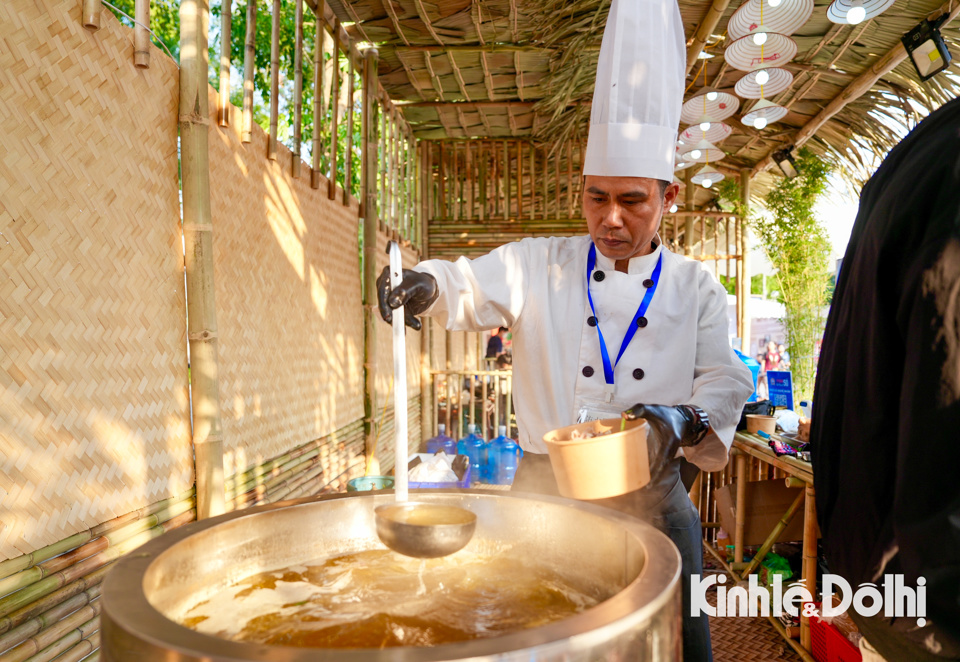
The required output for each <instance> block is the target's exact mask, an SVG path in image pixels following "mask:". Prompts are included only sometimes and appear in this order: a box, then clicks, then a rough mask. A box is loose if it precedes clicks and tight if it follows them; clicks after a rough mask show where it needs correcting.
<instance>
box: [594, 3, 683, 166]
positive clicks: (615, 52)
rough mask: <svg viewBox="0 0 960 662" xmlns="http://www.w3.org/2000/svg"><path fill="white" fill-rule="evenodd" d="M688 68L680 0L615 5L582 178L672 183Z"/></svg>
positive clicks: (602, 50)
mask: <svg viewBox="0 0 960 662" xmlns="http://www.w3.org/2000/svg"><path fill="white" fill-rule="evenodd" d="M685 64H686V51H685V44H684V35H683V22H682V20H681V19H680V9H679V7H678V6H677V0H613V2H612V4H611V5H610V15H609V16H608V18H607V25H606V27H605V28H604V31H603V42H602V43H601V45H600V59H599V61H598V63H597V82H596V87H595V89H594V92H593V107H592V108H591V110H590V135H589V137H588V139H587V153H586V156H585V157H584V166H583V174H585V175H603V176H621V177H652V178H655V179H664V180H666V181H671V180H672V179H673V162H674V153H675V146H676V141H677V126H678V124H679V122H680V106H681V105H682V103H683V85H684V80H685V78H686V75H685V72H686V67H685Z"/></svg>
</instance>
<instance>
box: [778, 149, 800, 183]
mask: <svg viewBox="0 0 960 662" xmlns="http://www.w3.org/2000/svg"><path fill="white" fill-rule="evenodd" d="M773 160H774V162H775V163H776V164H777V165H778V166H779V167H780V170H782V171H783V174H784V175H786V176H787V177H788V178H792V177H796V176H797V168H796V163H797V161H796V159H794V158H793V146H790V147H784V148H783V149H778V150H777V151H776V152H774V153H773Z"/></svg>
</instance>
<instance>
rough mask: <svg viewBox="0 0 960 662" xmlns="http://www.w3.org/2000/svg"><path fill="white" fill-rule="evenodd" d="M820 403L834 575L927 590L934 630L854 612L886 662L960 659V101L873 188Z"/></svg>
mask: <svg viewBox="0 0 960 662" xmlns="http://www.w3.org/2000/svg"><path fill="white" fill-rule="evenodd" d="M813 402H814V405H813V407H814V411H813V421H812V428H811V446H812V448H811V450H812V461H813V469H814V480H815V488H816V495H817V516H818V518H819V523H820V529H821V532H822V535H823V549H824V555H825V560H826V563H827V565H828V567H829V571H830V572H831V573H834V574H839V575H841V576H842V577H844V578H845V579H846V580H847V581H848V582H849V583H850V584H851V586H852V587H853V588H854V590H856V588H857V585H858V584H860V583H861V582H874V583H878V584H880V583H882V581H883V575H889V574H903V575H904V581H905V583H906V585H907V586H912V587H915V586H917V580H918V578H920V577H922V578H924V580H925V581H926V596H927V615H926V618H925V619H924V620H925V622H924V623H922V624H921V623H920V622H919V621H918V619H916V618H885V617H884V616H883V612H880V614H878V615H877V616H873V617H869V618H865V617H862V616H859V615H857V614H854V613H851V616H852V617H853V619H854V621H855V622H856V623H857V625H858V626H859V627H860V631H861V633H862V634H863V635H864V637H865V639H866V640H867V642H868V643H869V645H870V646H872V648H873V649H875V651H877V652H878V653H879V654H880V655H881V656H883V657H884V658H886V659H887V660H891V661H893V660H910V661H919V660H945V659H960V99H956V100H954V101H952V102H950V103H948V104H946V105H945V106H943V107H942V108H940V109H939V110H937V111H936V112H934V113H932V114H931V115H930V116H929V117H927V118H926V119H925V120H924V121H923V122H922V123H921V124H920V125H919V126H917V127H916V129H914V130H913V131H912V132H911V133H910V135H908V136H907V137H906V138H905V139H904V140H903V141H902V142H901V143H900V144H899V145H897V146H896V147H895V148H894V149H893V150H892V151H891V152H890V154H889V155H888V156H887V158H886V159H885V160H884V162H883V164H882V165H881V166H880V168H879V169H878V170H877V172H876V173H875V174H874V176H873V177H872V178H871V179H870V181H869V182H868V183H867V185H866V186H864V188H863V192H862V195H861V198H860V210H859V213H858V214H857V219H856V223H855V224H854V227H853V233H852V235H851V237H850V243H849V245H848V247H847V252H846V256H845V257H844V260H843V263H842V268H841V271H840V278H839V282H838V283H837V288H836V292H835V294H834V298H833V304H832V308H831V310H830V315H829V318H828V320H827V326H826V333H825V335H824V339H823V351H822V353H821V358H820V364H819V369H818V375H817V383H816V390H815V392H814V399H813ZM868 650H869V648H868Z"/></svg>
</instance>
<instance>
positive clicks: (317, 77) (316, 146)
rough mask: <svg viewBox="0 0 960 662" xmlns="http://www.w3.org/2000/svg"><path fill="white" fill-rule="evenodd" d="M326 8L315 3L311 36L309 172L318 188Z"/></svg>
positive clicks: (311, 181)
mask: <svg viewBox="0 0 960 662" xmlns="http://www.w3.org/2000/svg"><path fill="white" fill-rule="evenodd" d="M325 7H326V2H325V0H318V1H317V10H316V12H314V19H315V20H314V25H315V27H316V31H315V32H314V34H313V149H312V150H311V151H312V154H311V156H312V161H313V169H312V170H311V172H310V187H311V188H315V189H319V188H320V176H321V175H320V173H321V171H322V170H323V161H322V154H323V141H322V140H321V138H320V131H321V129H322V126H323V123H322V121H321V117H323V98H324V94H326V85H325V84H324V78H325V76H324V74H325V73H326V70H327V67H326V63H325V62H324V61H323V54H324V47H323V45H324V42H325V39H324V33H325V30H324V28H323V12H324V9H325Z"/></svg>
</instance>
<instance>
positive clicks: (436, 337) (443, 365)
mask: <svg viewBox="0 0 960 662" xmlns="http://www.w3.org/2000/svg"><path fill="white" fill-rule="evenodd" d="M429 320H430V322H429V323H430V356H431V358H432V362H433V369H434V370H446V369H447V330H446V329H444V328H443V326H442V325H441V324H440V322H438V321H437V320H435V319H433V318H429Z"/></svg>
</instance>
